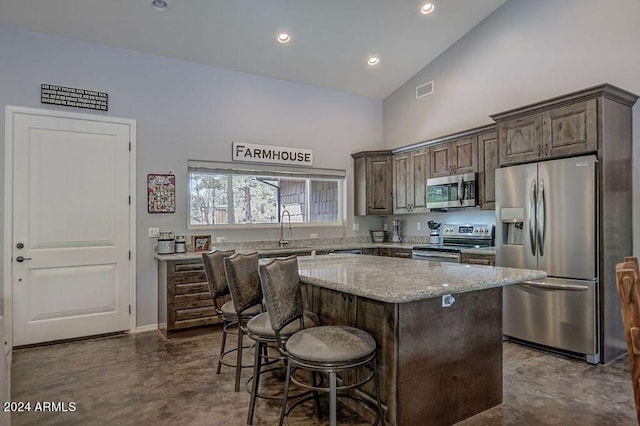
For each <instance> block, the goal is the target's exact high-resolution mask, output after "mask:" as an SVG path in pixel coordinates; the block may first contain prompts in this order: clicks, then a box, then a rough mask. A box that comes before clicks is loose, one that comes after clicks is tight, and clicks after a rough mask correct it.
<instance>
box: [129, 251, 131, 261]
mask: <svg viewBox="0 0 640 426" xmlns="http://www.w3.org/2000/svg"><path fill="white" fill-rule="evenodd" d="M129 260H131V250H129Z"/></svg>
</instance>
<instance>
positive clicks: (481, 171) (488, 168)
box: [478, 129, 498, 210]
mask: <svg viewBox="0 0 640 426" xmlns="http://www.w3.org/2000/svg"><path fill="white" fill-rule="evenodd" d="M497 168H498V133H497V132H496V130H495V129H493V130H490V131H488V132H486V133H481V134H479V135H478V205H479V206H480V208H481V209H489V210H493V209H494V208H495V204H496V169H497Z"/></svg>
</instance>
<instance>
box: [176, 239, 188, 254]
mask: <svg viewBox="0 0 640 426" xmlns="http://www.w3.org/2000/svg"><path fill="white" fill-rule="evenodd" d="M186 252H187V237H186V236H184V235H176V253H186Z"/></svg>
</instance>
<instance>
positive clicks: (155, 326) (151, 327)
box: [133, 324, 158, 333]
mask: <svg viewBox="0 0 640 426" xmlns="http://www.w3.org/2000/svg"><path fill="white" fill-rule="evenodd" d="M157 329H158V324H149V325H143V326H140V327H136V329H135V330H134V331H133V332H134V333H145V332H147V331H154V330H157Z"/></svg>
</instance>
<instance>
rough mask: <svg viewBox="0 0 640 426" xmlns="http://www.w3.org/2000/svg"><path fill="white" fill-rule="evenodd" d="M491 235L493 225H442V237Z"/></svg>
mask: <svg viewBox="0 0 640 426" xmlns="http://www.w3.org/2000/svg"><path fill="white" fill-rule="evenodd" d="M492 235H493V224H483V225H451V224H449V225H443V226H442V236H443V237H473V238H481V237H489V238H490V237H491V236H492Z"/></svg>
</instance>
